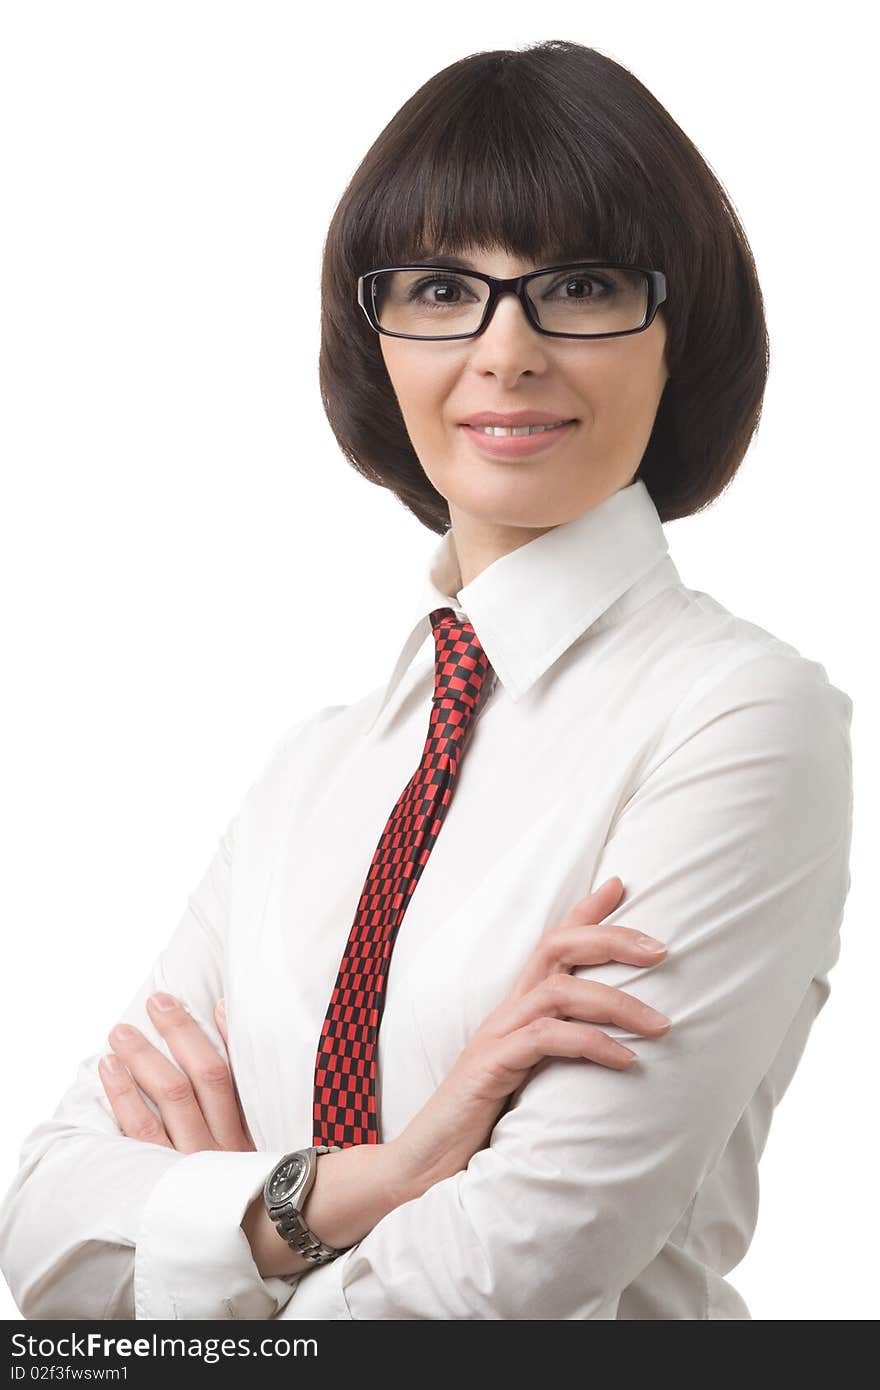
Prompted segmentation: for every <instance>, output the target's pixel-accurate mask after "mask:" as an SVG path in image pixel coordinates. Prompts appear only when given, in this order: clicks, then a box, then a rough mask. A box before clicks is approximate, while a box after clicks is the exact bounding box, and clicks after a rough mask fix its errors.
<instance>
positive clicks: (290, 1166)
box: [263, 1144, 350, 1264]
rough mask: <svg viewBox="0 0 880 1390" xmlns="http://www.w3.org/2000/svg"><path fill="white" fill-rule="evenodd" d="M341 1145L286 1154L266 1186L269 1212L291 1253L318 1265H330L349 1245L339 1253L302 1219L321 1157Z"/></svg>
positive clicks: (296, 1150)
mask: <svg viewBox="0 0 880 1390" xmlns="http://www.w3.org/2000/svg"><path fill="white" fill-rule="evenodd" d="M340 1151H341V1150H340V1147H339V1146H338V1145H332V1146H331V1145H327V1144H317V1145H313V1146H312V1147H311V1148H310V1149H295V1150H294V1151H293V1153H289V1154H285V1155H284V1157H283V1158H282V1159H279V1161H278V1162H277V1163H276V1164H275V1167H274V1168H273V1169H272V1171H271V1173H270V1174H269V1176H268V1178H267V1179H266V1181H265V1183H264V1185H263V1201H264V1202H265V1204H266V1211H267V1212H268V1213H269V1217H270V1219H271V1220H272V1221H274V1223H275V1226H276V1229H277V1231H278V1234H279V1235H280V1236H281V1239H282V1240H284V1241H286V1242H287V1244H288V1245H289V1246H290V1248H291V1250H295V1251H296V1252H297V1254H299V1255H304V1256H305V1258H306V1259H307V1260H313V1261H314V1263H315V1264H326V1262H327V1261H328V1260H335V1259H336V1257H337V1255H344V1254H345V1250H347V1249H349V1248H350V1247H349V1246H345V1247H344V1248H343V1249H342V1250H337V1249H336V1248H335V1247H334V1246H332V1245H325V1244H324V1242H323V1241H322V1240H319V1239H318V1237H317V1236H316V1235H315V1233H314V1231H310V1230H309V1228H308V1226H307V1225H306V1223H305V1222H304V1221H303V1219H302V1216H301V1211H302V1208H303V1207H304V1206H305V1201H306V1198H307V1197H308V1195H309V1193H310V1192H311V1190H312V1184H313V1183H314V1181H315V1177H316V1174H317V1168H318V1155H319V1154H327V1153H339V1152H340Z"/></svg>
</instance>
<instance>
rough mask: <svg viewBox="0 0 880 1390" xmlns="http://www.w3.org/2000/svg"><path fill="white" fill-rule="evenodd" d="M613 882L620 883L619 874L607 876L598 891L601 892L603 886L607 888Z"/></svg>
mask: <svg viewBox="0 0 880 1390" xmlns="http://www.w3.org/2000/svg"><path fill="white" fill-rule="evenodd" d="M612 883H618V884H619V883H620V879H619V878H618V877H617V874H614V875H613V876H612V877H611V878H606V880H605V882H604V883H602V884H600V885H599V890H598V891H599V892H600V893H601V892H602V889H603V888H607V887H608V886H609V885H610V884H612Z"/></svg>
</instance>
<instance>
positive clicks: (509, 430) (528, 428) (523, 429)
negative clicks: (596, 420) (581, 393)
mask: <svg viewBox="0 0 880 1390" xmlns="http://www.w3.org/2000/svg"><path fill="white" fill-rule="evenodd" d="M574 423H575V422H574V420H558V421H557V422H556V424H555V425H517V426H509V427H508V426H506V425H467V426H466V428H467V429H469V430H476V432H477V433H478V434H489V435H499V436H505V435H510V436H512V435H522V434H544V433H545V432H546V431H547V430H561V429H563V428H564V426H565V425H573V424H574Z"/></svg>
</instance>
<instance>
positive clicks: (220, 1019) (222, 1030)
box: [214, 999, 229, 1052]
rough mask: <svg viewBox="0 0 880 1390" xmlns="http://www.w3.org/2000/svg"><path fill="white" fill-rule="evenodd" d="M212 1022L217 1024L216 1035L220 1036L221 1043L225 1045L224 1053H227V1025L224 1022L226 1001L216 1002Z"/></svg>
mask: <svg viewBox="0 0 880 1390" xmlns="http://www.w3.org/2000/svg"><path fill="white" fill-rule="evenodd" d="M214 1022H215V1023H216V1024H217V1031H218V1033H219V1034H220V1036H221V1038H222V1039H223V1042H224V1044H225V1046H226V1051H227V1052H228V1051H229V1025H228V1024H227V1022H226V1000H225V999H218V1000H217V1003H216V1004H215V1005H214Z"/></svg>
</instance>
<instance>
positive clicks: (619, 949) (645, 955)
mask: <svg viewBox="0 0 880 1390" xmlns="http://www.w3.org/2000/svg"><path fill="white" fill-rule="evenodd" d="M649 941H651V938H650V937H647V936H644V935H643V933H642V932H640V931H638V930H637V929H636V928H635V927H619V926H617V925H616V924H615V923H610V922H599V923H596V924H595V925H591V924H588V925H587V926H575V925H568V926H566V925H564V924H563V925H561V926H558V927H549V928H548V929H547V931H545V932H544V935H543V936H542V937H541V938H540V940H539V941H538V943H537V945H536V946H535V949H534V950H533V951H532V953H531V955H530V956H529V958H528V960H527V961H526V963H525V965H524V966H523V968H522V970H521V971H520V974H519V976H518V977H517V980H516V983H515V984H514V987H513V990H512V991H511V995H510V997H511V998H515V999H519V998H521V997H522V995H524V994H527V993H528V992H529V990H531V989H534V988H535V986H536V985H538V984H540V983H541V981H542V980H544V979H546V977H547V976H548V975H551V974H553V973H554V972H555V971H559V970H572V969H573V968H574V967H575V966H579V965H607V964H609V963H610V962H611V961H624V962H626V963H627V964H629V965H642V966H647V965H657V964H658V963H659V961H660V960H661V959H662V958H663V956H665V955H666V954H667V948H666V946H665V945H664V944H663V942H660V941H658V942H652V944H651V945H650V946H648V945H647V944H646V943H648V942H649Z"/></svg>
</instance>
